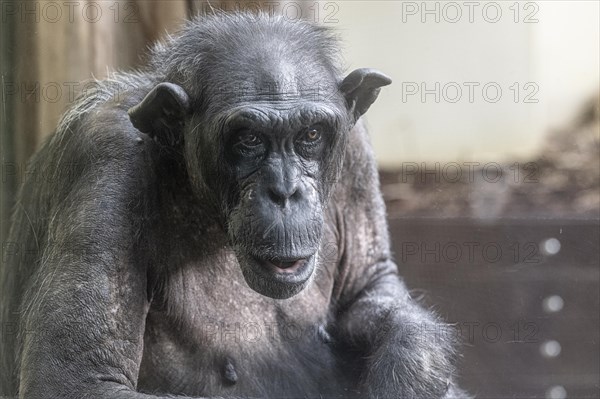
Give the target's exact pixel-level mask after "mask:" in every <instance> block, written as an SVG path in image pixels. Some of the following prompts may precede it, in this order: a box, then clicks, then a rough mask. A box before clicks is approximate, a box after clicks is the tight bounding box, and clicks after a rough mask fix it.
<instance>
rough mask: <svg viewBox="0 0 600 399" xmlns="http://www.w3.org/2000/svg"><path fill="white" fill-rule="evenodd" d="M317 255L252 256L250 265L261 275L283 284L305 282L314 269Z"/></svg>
mask: <svg viewBox="0 0 600 399" xmlns="http://www.w3.org/2000/svg"><path fill="white" fill-rule="evenodd" d="M314 258H315V256H314V255H311V256H309V257H302V258H300V257H298V258H272V257H269V258H262V257H260V258H259V257H256V256H251V257H250V262H249V266H250V267H251V268H252V269H253V270H254V271H255V272H256V273H258V274H259V275H262V276H263V277H264V278H267V279H269V280H271V281H277V282H280V283H283V284H292V285H295V284H304V283H305V282H306V280H307V279H308V278H309V277H310V275H311V274H312V272H313V270H314V266H315V265H314V261H315V259H314Z"/></svg>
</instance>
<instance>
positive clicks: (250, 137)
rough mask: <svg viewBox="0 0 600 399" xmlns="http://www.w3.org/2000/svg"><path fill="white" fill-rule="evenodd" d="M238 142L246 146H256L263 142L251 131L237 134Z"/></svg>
mask: <svg viewBox="0 0 600 399" xmlns="http://www.w3.org/2000/svg"><path fill="white" fill-rule="evenodd" d="M237 137H238V138H237V143H238V144H241V145H244V146H246V147H256V146H258V145H261V144H262V140H261V139H260V137H258V136H257V135H256V134H254V133H252V132H251V131H247V130H245V131H243V132H241V133H239V134H238V136H237Z"/></svg>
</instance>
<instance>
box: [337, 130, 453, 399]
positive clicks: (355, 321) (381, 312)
mask: <svg viewBox="0 0 600 399" xmlns="http://www.w3.org/2000/svg"><path fill="white" fill-rule="evenodd" d="M346 156H347V157H348V158H347V159H352V160H353V161H354V162H352V164H350V165H348V166H347V167H346V169H345V170H344V177H343V180H342V182H341V183H342V184H341V185H340V186H338V187H339V188H338V191H337V195H341V196H343V197H344V200H343V201H339V202H338V203H344V204H345V205H344V208H343V209H338V215H337V220H338V225H339V228H340V229H341V230H343V233H342V234H340V236H341V237H343V238H342V240H343V241H342V243H341V247H342V248H343V253H342V256H341V259H342V262H341V264H340V273H339V275H338V280H337V284H338V286H337V292H336V296H337V299H338V304H339V312H340V313H339V314H338V319H337V323H336V330H337V335H338V339H340V340H341V341H342V342H343V343H344V344H346V345H349V346H351V347H353V348H355V349H357V350H359V351H360V352H361V353H362V354H363V355H364V356H365V358H366V359H368V360H367V364H366V368H365V370H364V372H363V380H362V383H361V388H360V389H361V391H362V392H363V394H365V395H366V396H367V397H369V398H401V399H416V398H418V399H425V398H428V399H429V398H431V399H433V398H442V397H447V398H450V397H460V395H461V394H460V390H458V389H455V388H454V387H453V385H452V371H453V359H454V352H453V348H452V343H451V342H450V341H451V338H452V335H451V334H449V331H448V330H447V328H446V325H445V324H443V323H442V322H441V321H439V320H437V319H436V317H435V316H434V315H433V314H431V313H430V312H428V311H426V310H425V309H423V308H422V307H420V306H419V305H418V304H417V303H416V302H415V301H414V300H413V299H411V297H410V295H409V293H408V291H407V288H406V287H405V285H404V283H403V282H402V280H401V279H400V277H399V276H398V269H397V266H396V264H395V263H394V262H393V261H392V259H391V254H390V248H389V237H388V231H387V222H386V216H385V205H384V203H383V200H382V197H381V193H380V189H379V181H378V176H377V170H376V166H375V163H374V160H373V156H372V154H371V150H370V145H369V143H368V139H367V136H366V132H365V131H364V128H363V127H362V125H361V124H360V123H359V124H358V125H357V127H356V128H355V129H354V130H353V131H352V132H351V138H350V143H349V147H348V153H347V155H346ZM447 391H448V393H447ZM445 395H447V396H445ZM454 395H457V396H454Z"/></svg>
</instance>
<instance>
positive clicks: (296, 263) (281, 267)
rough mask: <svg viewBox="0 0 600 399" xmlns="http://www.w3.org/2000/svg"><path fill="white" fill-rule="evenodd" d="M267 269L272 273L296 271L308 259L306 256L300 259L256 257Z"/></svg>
mask: <svg viewBox="0 0 600 399" xmlns="http://www.w3.org/2000/svg"><path fill="white" fill-rule="evenodd" d="M256 261H257V262H258V263H260V264H261V266H263V267H264V268H266V269H267V270H270V271H272V272H274V273H296V272H297V271H298V270H299V269H301V268H302V266H303V265H304V264H305V263H306V262H307V261H308V259H306V258H300V259H277V258H272V259H263V260H261V259H256Z"/></svg>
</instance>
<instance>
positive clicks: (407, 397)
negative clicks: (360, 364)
mask: <svg viewBox="0 0 600 399" xmlns="http://www.w3.org/2000/svg"><path fill="white" fill-rule="evenodd" d="M391 318H392V319H394V317H391ZM449 331H450V330H449V328H448V326H446V325H445V324H442V323H435V322H433V321H431V320H427V321H420V322H418V323H403V324H400V320H399V319H396V320H394V321H390V323H389V324H387V327H383V331H381V332H380V333H379V337H378V340H377V344H376V346H375V347H374V349H373V352H372V353H371V356H370V357H369V360H368V364H367V369H366V372H365V376H364V380H363V389H362V391H363V392H364V393H366V397H368V398H372V399H438V398H446V397H447V396H446V395H447V394H448V391H449V388H450V387H451V382H452V374H453V365H452V360H453V358H454V353H453V350H452V345H451V339H452V337H453V335H451V334H450V333H449ZM450 391H451V392H454V389H452V390H450ZM459 396H460V395H459ZM452 397H454V393H452Z"/></svg>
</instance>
